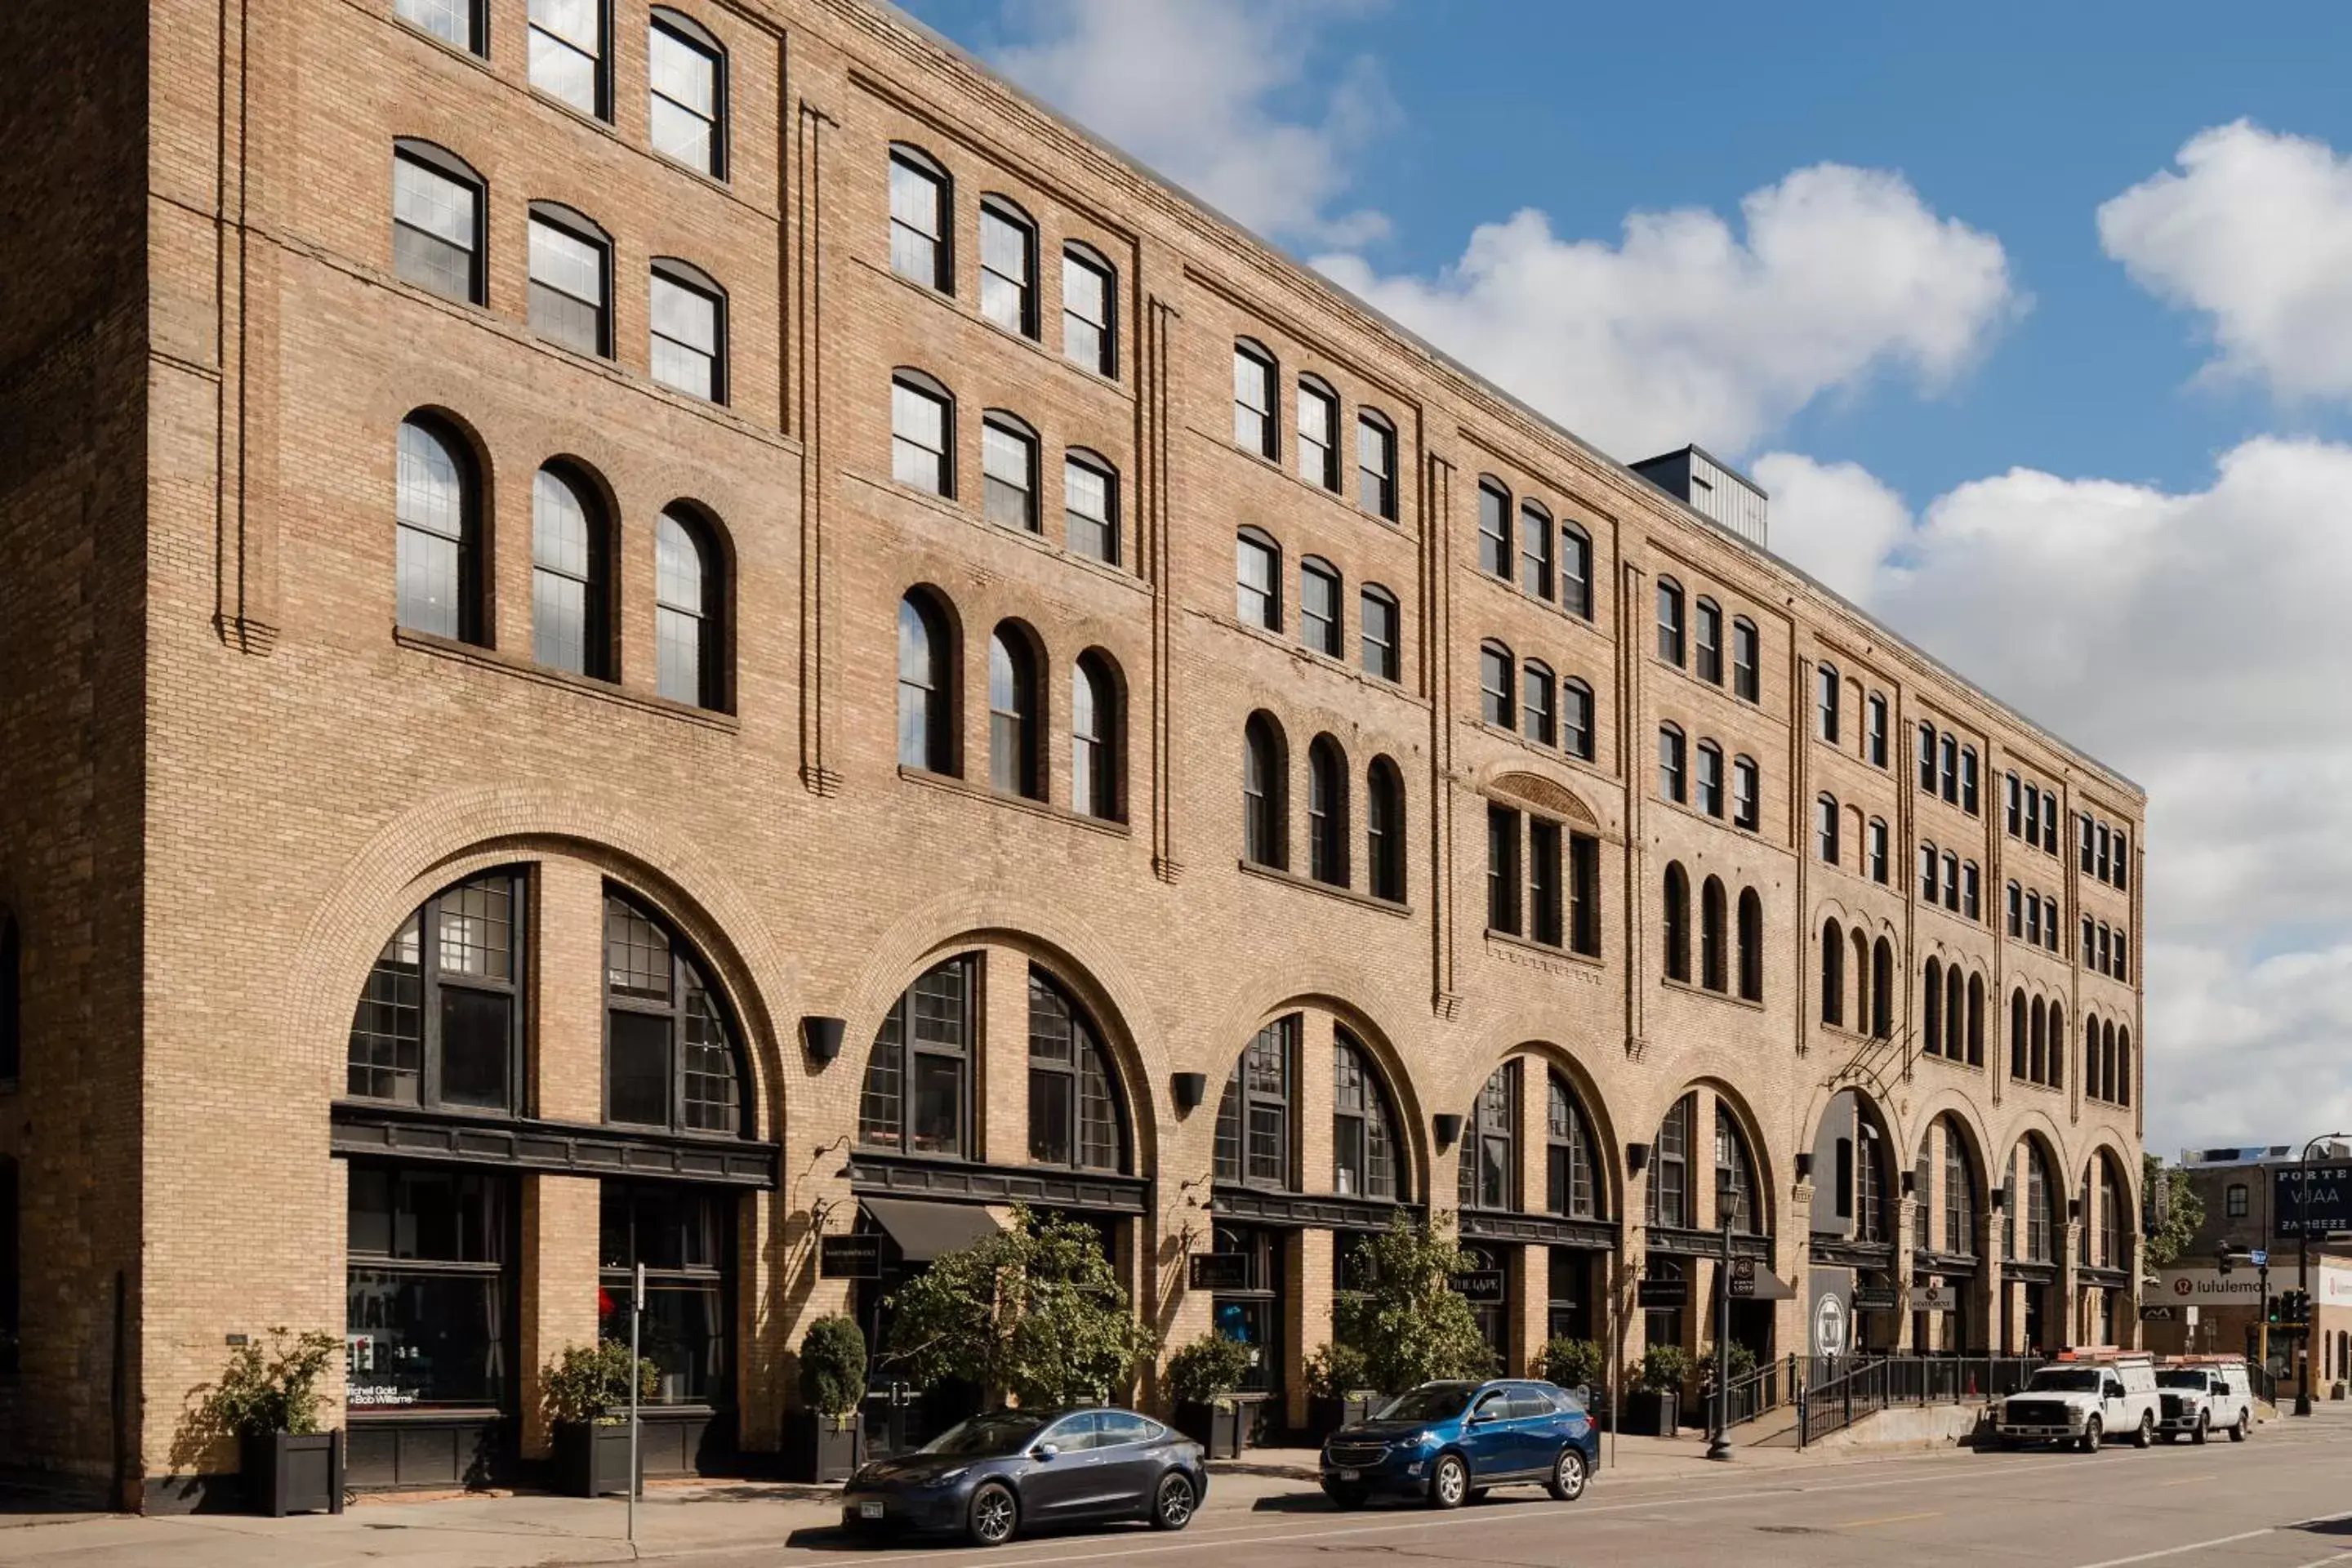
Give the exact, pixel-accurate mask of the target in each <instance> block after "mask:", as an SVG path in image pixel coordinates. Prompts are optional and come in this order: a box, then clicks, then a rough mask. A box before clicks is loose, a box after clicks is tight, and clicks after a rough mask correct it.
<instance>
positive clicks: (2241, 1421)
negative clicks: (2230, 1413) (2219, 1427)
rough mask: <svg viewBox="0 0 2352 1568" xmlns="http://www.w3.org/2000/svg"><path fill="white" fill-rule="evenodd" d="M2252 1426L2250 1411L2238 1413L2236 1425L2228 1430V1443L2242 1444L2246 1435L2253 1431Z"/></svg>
mask: <svg viewBox="0 0 2352 1568" xmlns="http://www.w3.org/2000/svg"><path fill="white" fill-rule="evenodd" d="M2253 1426H2254V1413H2253V1412H2252V1411H2251V1410H2241V1411H2239V1412H2238V1424H2237V1425H2236V1426H2232V1427H2231V1428H2230V1441H2231V1442H2232V1443H2242V1442H2244V1441H2245V1440H2246V1435H2247V1434H2248V1433H2250V1432H2252V1430H2253Z"/></svg>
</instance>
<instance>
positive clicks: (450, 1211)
mask: <svg viewBox="0 0 2352 1568" xmlns="http://www.w3.org/2000/svg"><path fill="white" fill-rule="evenodd" d="M513 1215H514V1187H513V1182H512V1179H511V1178H510V1177H506V1176H500V1175H492V1174H482V1173H474V1172H457V1171H435V1170H423V1169H403V1168H398V1167H390V1166H374V1165H353V1166H352V1170H351V1203H350V1235H349V1241H348V1248H349V1253H350V1275H349V1280H350V1283H349V1290H348V1295H347V1304H346V1310H345V1316H344V1335H343V1337H344V1348H345V1352H346V1366H347V1372H348V1379H349V1389H348V1397H349V1401H350V1405H351V1407H352V1410H353V1411H354V1412H363V1411H368V1410H381V1409H392V1408H402V1407H425V1408H446V1407H451V1406H461V1407H474V1406H481V1405H493V1406H497V1405H504V1404H505V1403H506V1401H507V1397H508V1392H509V1386H510V1384H509V1377H510V1375H511V1369H510V1366H509V1362H510V1360H511V1352H510V1346H511V1344H512V1328H511V1324H510V1321H509V1318H510V1314H511V1312H512V1310H513V1307H514V1299H515V1279H514V1256H515V1247H514V1242H513V1236H512V1225H513Z"/></svg>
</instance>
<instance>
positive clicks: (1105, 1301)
mask: <svg viewBox="0 0 2352 1568" xmlns="http://www.w3.org/2000/svg"><path fill="white" fill-rule="evenodd" d="M890 1306H891V1309H892V1310H893V1312H894V1313H895V1317H894V1319H893V1321H892V1322H891V1325H890V1333H889V1340H888V1343H887V1347H886V1358H885V1359H886V1360H887V1361H888V1362H890V1363H895V1364H896V1365H898V1366H899V1367H901V1368H903V1369H904V1370H905V1372H906V1373H907V1375H908V1377H910V1378H912V1379H913V1380H914V1381H915V1382H917V1383H919V1384H926V1385H928V1384H937V1383H943V1382H947V1381H950V1380H951V1379H952V1380H961V1381H962V1382H965V1383H972V1384H979V1385H980V1387H981V1388H982V1390H984V1391H985V1392H986V1393H988V1394H993V1395H1004V1394H1010V1395H1012V1396H1013V1398H1015V1399H1017V1400H1019V1401H1020V1402H1021V1403H1022V1404H1024V1405H1061V1404H1066V1403H1068V1402H1069V1401H1071V1400H1073V1399H1080V1398H1099V1397H1102V1396H1104V1395H1107V1394H1109V1393H1110V1392H1111V1391H1112V1390H1113V1389H1117V1388H1119V1387H1122V1386H1124V1385H1125V1384H1126V1383H1127V1381H1128V1378H1129V1373H1131V1372H1132V1371H1133V1369H1134V1367H1135V1364H1136V1363H1137V1362H1138V1361H1139V1360H1140V1359H1142V1358H1143V1357H1146V1356H1149V1355H1150V1354H1151V1353H1152V1352H1154V1351H1155V1350H1157V1349H1158V1339H1157V1336H1155V1335H1154V1334H1153V1333H1152V1332H1151V1331H1150V1329H1148V1328H1146V1327H1145V1326H1144V1325H1143V1324H1142V1323H1140V1322H1139V1321H1136V1317H1135V1313H1134V1310H1133V1304H1132V1303H1131V1302H1130V1301H1129V1299H1128V1294H1127V1292H1126V1290H1124V1289H1121V1288H1120V1286H1119V1283H1118V1275H1117V1274H1116V1273H1115V1272H1114V1271H1113V1270H1112V1268H1111V1266H1110V1260H1109V1259H1108V1258H1105V1257H1104V1256H1103V1250H1102V1240H1101V1238H1100V1237H1098V1236H1097V1234H1096V1233H1095V1231H1094V1229H1093V1228H1092V1227H1091V1226H1084V1225H1080V1224H1077V1223H1076V1222H1075V1221H1071V1220H1065V1219H1057V1218H1054V1217H1052V1216H1049V1215H1034V1214H1032V1213H1031V1212H1030V1211H1029V1210H1028V1209H1027V1208H1026V1207H1024V1206H1022V1205H1014V1207H1013V1223H1012V1224H1011V1225H1010V1226H1007V1227H1005V1228H1004V1229H1003V1230H1002V1231H1000V1232H998V1233H997V1234H996V1235H994V1236H992V1237H987V1238H986V1239H985V1240H982V1241H978V1242H974V1243H973V1244H972V1245H971V1246H970V1247H964V1248H963V1249H961V1251H957V1252H950V1253H949V1254H948V1255H947V1256H945V1257H944V1258H940V1259H939V1260H938V1261H937V1262H935V1263H933V1264H932V1265H931V1267H930V1268H929V1271H927V1272H926V1273H924V1274H923V1275H921V1276H920V1277H919V1278H917V1279H911V1280H909V1281H908V1282H907V1284H906V1285H905V1286H903V1287H902V1288H900V1289H899V1290H898V1292H897V1293H896V1294H895V1295H893V1296H892V1297H891V1298H890Z"/></svg>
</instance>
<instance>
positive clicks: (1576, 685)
mask: <svg viewBox="0 0 2352 1568" xmlns="http://www.w3.org/2000/svg"><path fill="white" fill-rule="evenodd" d="M1559 749H1560V750H1561V751H1563V752H1567V753H1568V754H1569V755H1570V756H1571V757H1576V758H1580V759H1581V760H1582V761H1584V762H1588V763H1589V762H1591V760H1592V688H1591V687H1590V686H1587V685H1585V684H1584V682H1583V681H1581V680H1579V679H1577V678H1576V677H1575V676H1572V675H1571V676H1570V677H1569V678H1568V679H1565V680H1563V681H1561V682H1560V683H1559Z"/></svg>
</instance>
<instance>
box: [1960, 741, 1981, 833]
mask: <svg viewBox="0 0 2352 1568" xmlns="http://www.w3.org/2000/svg"><path fill="white" fill-rule="evenodd" d="M1960 809H1961V810H1962V811H1965V812H1967V813H1968V814H1969V816H1975V815H1976V814H1977V749H1976V748H1975V747H1974V746H1962V747H1961V748H1960Z"/></svg>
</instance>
